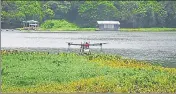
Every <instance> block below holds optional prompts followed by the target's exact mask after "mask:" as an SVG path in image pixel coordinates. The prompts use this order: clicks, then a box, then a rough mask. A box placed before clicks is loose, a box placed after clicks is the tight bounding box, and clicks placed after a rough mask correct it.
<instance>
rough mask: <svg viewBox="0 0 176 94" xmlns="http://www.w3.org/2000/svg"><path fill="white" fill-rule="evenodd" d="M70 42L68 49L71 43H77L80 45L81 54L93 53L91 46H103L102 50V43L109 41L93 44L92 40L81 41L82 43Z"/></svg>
mask: <svg viewBox="0 0 176 94" xmlns="http://www.w3.org/2000/svg"><path fill="white" fill-rule="evenodd" d="M67 43H68V51H69V49H70V46H71V45H76V46H80V53H81V54H91V51H90V48H89V47H90V46H100V47H101V51H102V45H103V44H107V43H93V44H91V43H90V42H84V43H82V42H81V43H80V44H74V43H73V42H67Z"/></svg>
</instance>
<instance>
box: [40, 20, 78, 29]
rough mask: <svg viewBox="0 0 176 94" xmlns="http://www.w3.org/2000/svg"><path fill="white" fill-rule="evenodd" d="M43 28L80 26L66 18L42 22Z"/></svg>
mask: <svg viewBox="0 0 176 94" xmlns="http://www.w3.org/2000/svg"><path fill="white" fill-rule="evenodd" d="M41 27H42V28H46V29H51V28H62V29H63V28H78V27H77V26H76V25H75V24H72V23H69V22H67V21H65V20H47V21H45V22H44V23H43V24H41Z"/></svg>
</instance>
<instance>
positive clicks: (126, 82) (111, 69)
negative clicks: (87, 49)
mask: <svg viewBox="0 0 176 94" xmlns="http://www.w3.org/2000/svg"><path fill="white" fill-rule="evenodd" d="M1 54H2V62H3V63H2V69H3V70H2V91H3V92H18V93H19V92H20V93H25V92H29V93H35V92H119V93H120V92H126V93H127V92H128V93H132V92H133V93H146V92H147V93H149V92H157V93H160V92H167V93H174V92H176V68H164V67H161V66H154V65H152V64H149V63H147V62H142V61H138V60H131V59H123V58H122V57H120V56H115V55H102V54H93V55H88V56H81V55H78V54H75V53H69V54H68V53H60V54H48V53H45V52H18V51H17V52H10V51H6V50H3V51H1Z"/></svg>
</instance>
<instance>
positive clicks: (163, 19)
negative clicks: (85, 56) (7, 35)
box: [1, 0, 176, 28]
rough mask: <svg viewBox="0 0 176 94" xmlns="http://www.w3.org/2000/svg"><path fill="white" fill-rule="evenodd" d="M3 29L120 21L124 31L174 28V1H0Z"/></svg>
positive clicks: (80, 25)
mask: <svg viewBox="0 0 176 94" xmlns="http://www.w3.org/2000/svg"><path fill="white" fill-rule="evenodd" d="M1 5H2V7H1V8H2V11H1V21H2V27H4V28H5V27H10V26H11V27H12V28H17V27H21V25H22V21H26V20H37V21H39V22H40V23H43V22H44V21H46V20H51V19H57V20H61V19H65V20H67V21H69V22H72V23H75V24H76V25H78V26H79V27H86V28H88V27H96V24H97V21H107V20H108V21H110V20H112V21H120V23H121V27H123V28H144V27H176V1H158V0H156V1H150V0H149V1H103V0H102V1H100V0H99V1H8V0H7V1H2V2H1Z"/></svg>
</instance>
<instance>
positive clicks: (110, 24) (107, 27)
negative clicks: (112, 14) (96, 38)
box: [97, 21, 120, 31]
mask: <svg viewBox="0 0 176 94" xmlns="http://www.w3.org/2000/svg"><path fill="white" fill-rule="evenodd" d="M97 23H98V27H99V30H100V31H118V30H119V28H120V22H119V21H97Z"/></svg>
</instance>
